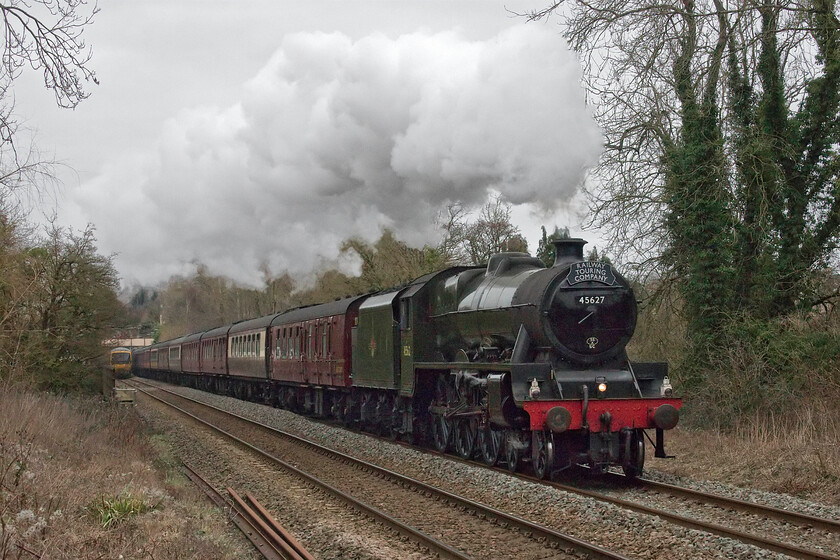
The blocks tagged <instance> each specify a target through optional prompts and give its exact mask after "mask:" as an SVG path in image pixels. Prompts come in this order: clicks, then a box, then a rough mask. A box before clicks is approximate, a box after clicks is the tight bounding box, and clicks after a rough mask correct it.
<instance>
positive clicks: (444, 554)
mask: <svg viewBox="0 0 840 560" xmlns="http://www.w3.org/2000/svg"><path fill="white" fill-rule="evenodd" d="M152 387H154V388H155V389H159V390H162V391H165V392H168V393H170V394H173V395H175V396H178V397H181V398H183V399H185V400H190V401H192V399H190V398H189V397H183V396H182V395H178V394H177V393H173V392H171V391H167V390H166V389H163V388H162V387H157V386H154V385H152ZM136 388H137V389H138V390H139V391H141V392H142V393H143V394H144V395H147V396H149V397H151V398H152V399H155V400H156V401H158V402H161V403H163V404H165V405H166V406H169V407H171V408H173V409H175V410H177V411H178V412H180V413H182V414H184V415H185V416H188V417H190V418H192V419H193V420H195V421H196V422H199V423H200V424H203V425H204V426H207V427H208V428H210V429H211V430H213V431H215V432H217V433H219V434H222V435H223V436H225V437H227V438H228V439H231V440H233V441H235V442H236V443H238V444H240V445H242V446H243V447H245V448H247V449H250V450H251V451H253V452H254V453H256V454H258V455H260V456H261V457H263V458H265V459H268V460H269V461H271V462H273V463H274V464H276V465H279V466H280V467H282V468H283V469H285V470H287V471H288V472H290V473H292V474H294V475H296V476H298V477H300V478H303V479H304V480H306V481H307V482H309V483H310V484H312V485H314V486H316V487H318V488H321V489H323V490H325V491H326V492H328V493H329V494H332V495H333V496H335V497H337V498H339V499H340V500H342V501H344V502H345V503H346V504H347V505H349V506H350V507H352V508H353V509H355V510H356V511H358V512H360V513H362V514H364V515H366V516H368V517H371V518H373V519H375V520H376V521H379V522H381V523H383V524H384V525H386V526H387V527H389V528H391V529H392V530H393V531H395V532H397V533H399V534H400V535H402V536H404V537H407V538H410V539H412V540H414V541H415V542H417V543H418V544H420V545H421V546H424V547H426V548H428V549H429V551H430V552H431V553H432V554H437V555H438V556H439V557H440V558H451V559H453V560H470V557H469V556H467V555H465V554H463V553H462V552H460V551H458V550H456V549H454V548H452V547H450V546H448V545H446V544H445V543H442V542H440V541H438V540H437V539H435V538H433V537H431V536H430V535H427V534H425V533H423V532H422V531H419V530H417V529H415V528H413V527H411V526H409V525H406V524H405V523H403V522H401V521H399V520H398V519H394V518H393V517H391V516H389V515H387V514H386V513H384V512H382V511H379V510H378V509H376V508H374V507H373V506H371V505H368V504H366V503H365V502H362V501H361V500H357V499H356V498H354V497H352V496H350V495H349V494H347V493H345V492H342V491H341V490H339V489H338V488H335V487H333V486H331V485H330V484H327V483H326V482H323V481H322V480H320V479H318V478H316V477H314V476H312V475H310V474H308V473H305V472H303V471H302V470H300V469H298V468H297V467H295V466H294V465H291V464H289V463H287V462H285V461H283V460H282V459H280V458H278V457H275V456H274V455H271V454H270V453H268V452H266V451H263V450H262V449H260V448H259V447H256V446H254V445H251V444H250V443H248V442H247V441H245V440H243V439H241V438H239V437H237V436H235V435H233V434H231V433H229V432H227V431H225V430H223V429H221V428H219V427H218V426H214V425H213V424H211V423H210V422H207V421H206V420H203V419H201V418H199V417H198V416H196V415H194V414H192V413H191V412H188V411H186V410H184V409H183V408H181V407H179V406H176V405H174V404H172V403H170V402H167V401H166V400H164V399H162V398H160V397H158V396H156V395H153V394H151V393H150V392H149V391H147V390H145V389H143V388H140V387H136ZM192 402H196V403H198V404H201V405H204V406H207V407H209V408H215V407H212V406H210V405H206V404H204V403H201V402H199V401H192ZM217 410H220V409H217ZM221 412H225V411H221ZM227 414H230V413H227ZM231 416H235V415H231ZM245 420H247V419H245ZM252 423H254V424H257V425H259V423H258V422H252Z"/></svg>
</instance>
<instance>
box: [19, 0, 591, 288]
mask: <svg viewBox="0 0 840 560" xmlns="http://www.w3.org/2000/svg"><path fill="white" fill-rule="evenodd" d="M545 3H546V2H535V1H525V0H508V1H506V2H501V1H496V0H439V1H437V0H418V1H410V0H382V1H354V0H335V1H330V2H327V1H313V0H296V1H286V2H282V1H277V0H272V1H256V0H253V1H245V2H233V1H232V0H228V1H221V0H220V1H212V0H195V1H185V0H178V1H177V2H172V1H171V0H168V1H156V0H145V1H142V2H140V1H132V2H129V1H126V0H100V8H101V12H100V13H99V14H98V15H97V17H96V21H95V23H94V25H93V26H92V27H91V28H90V29H88V31H87V32H86V34H85V39H86V41H87V42H88V43H89V44H90V45H91V46H92V47H93V60H92V62H91V67H92V68H93V69H94V70H95V72H96V74H97V77H98V78H99V80H100V85H99V86H95V85H93V84H91V85H90V87H89V90H90V93H91V96H90V98H89V99H87V100H85V101H84V102H82V103H81V104H80V105H79V106H78V108H76V109H75V110H73V111H68V110H61V109H58V108H56V107H55V105H54V99H53V97H52V94H51V93H50V92H48V91H46V90H44V89H43V85H42V84H40V83H39V82H38V76H37V74H35V73H32V72H30V73H29V74H28V75H26V76H24V77H23V79H21V80H19V82H18V83H17V84H16V91H15V94H16V98H17V110H18V113H19V114H20V115H21V116H22V117H23V118H24V119H25V120H26V123H27V125H28V126H29V127H31V128H35V129H37V142H38V144H39V146H40V148H41V150H42V151H45V152H47V153H50V154H54V155H55V157H56V158H57V159H59V160H62V161H64V162H65V163H66V164H67V165H68V166H69V167H70V168H72V169H73V171H72V172H70V171H69V170H64V171H62V174H61V179H62V180H63V182H64V186H63V187H62V188H61V190H60V193H59V197H58V210H57V213H58V219H59V222H60V223H62V224H69V225H72V226H74V227H77V228H79V227H83V226H84V225H85V224H86V223H92V224H94V225H95V227H96V230H97V237H98V239H99V247H100V250H101V251H102V252H103V253H106V254H108V253H116V254H117V257H116V261H115V262H116V265H117V268H118V270H119V271H120V274H121V276H122V278H123V280H124V282H125V283H128V284H131V283H134V282H141V283H144V284H153V283H156V282H159V281H162V280H165V279H167V278H168V277H170V276H171V275H173V274H185V273H189V272H190V271H191V270H192V269H193V264H192V263H195V262H202V263H204V264H205V265H207V266H208V268H209V270H210V272H211V273H214V274H220V275H226V276H229V277H231V278H234V279H236V280H238V281H241V282H247V283H252V284H254V283H258V282H259V281H260V277H261V272H260V268H261V267H265V266H267V267H268V269H269V270H270V271H271V272H272V273H275V274H279V273H282V272H285V271H288V272H290V273H292V274H294V275H306V274H308V273H311V272H312V271H313V270H316V269H318V268H319V267H322V266H326V265H331V264H334V263H335V259H336V258H337V256H338V247H339V244H340V243H341V241H342V240H344V239H347V238H349V237H351V236H361V237H364V238H366V239H368V240H373V239H376V238H377V237H378V236H379V233H380V231H381V228H383V227H389V228H391V229H393V230H394V231H395V232H396V233H397V235H398V237H400V238H401V239H402V240H404V241H406V242H407V243H409V244H412V245H414V246H421V245H422V244H423V243H426V242H432V243H434V242H436V241H437V239H438V238H437V237H436V236H437V235H439V231H437V230H436V229H435V227H434V218H435V216H436V214H437V213H438V212H439V211H440V209H441V208H443V207H445V205H446V204H447V203H448V202H452V201H455V200H462V201H465V202H467V203H472V204H477V205H480V204H481V203H482V202H483V201H484V200H486V199H487V197H488V195H489V194H491V193H493V192H500V193H502V194H503V196H504V197H505V198H506V199H507V200H509V201H510V202H511V203H513V204H515V205H517V206H516V208H515V216H516V223H517V225H519V227H520V228H521V230H522V231H523V232H524V233H525V234H526V236H527V237H528V239H529V241H530V245H531V247H530V249H531V250H532V252H533V251H534V250H535V249H536V240H537V235H538V232H539V227H540V225H543V224H545V225H546V226H547V227H548V228H551V227H552V226H553V225H555V224H556V225H560V226H563V225H572V226H574V225H575V223H572V220H574V218H573V217H572V216H571V214H570V213H569V211H568V209H567V207H568V204H569V202H570V201H571V200H572V199H573V197H574V196H575V195H576V193H578V190H579V187H580V184H581V181H582V180H583V177H584V174H585V171H586V169H587V168H588V167H590V166H592V165H593V164H594V163H595V162H596V161H597V158H598V156H599V154H600V151H601V144H602V137H601V133H600V131H599V129H598V127H597V126H596V125H595V124H594V122H593V121H592V119H591V117H590V114H589V111H588V110H587V108H586V106H585V103H584V96H583V92H582V90H581V87H580V67H579V64H578V63H577V61H576V59H575V57H574V55H573V54H572V53H570V52H569V50H568V49H567V47H566V45H565V43H564V41H563V39H562V38H561V37H560V33H559V28H558V27H557V26H556V25H555V23H554V22H549V23H548V24H546V23H527V24H526V23H525V22H524V21H523V19H522V18H517V17H514V16H512V15H511V14H510V13H509V11H507V10H512V11H525V10H527V9H529V8H534V7H540V6H543V5H544V4H545ZM45 211H47V212H49V211H50V207H49V204H46V205H45ZM535 211H537V212H545V211H559V213H557V214H549V215H545V214H539V215H535V214H534V212H535ZM573 231H574V228H573ZM344 266H345V267H346V266H348V264H347V263H344Z"/></svg>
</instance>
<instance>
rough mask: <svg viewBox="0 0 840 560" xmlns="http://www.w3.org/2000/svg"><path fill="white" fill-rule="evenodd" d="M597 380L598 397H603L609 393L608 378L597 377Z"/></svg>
mask: <svg viewBox="0 0 840 560" xmlns="http://www.w3.org/2000/svg"><path fill="white" fill-rule="evenodd" d="M595 381H596V382H597V383H598V398H599V399H603V398H604V396H605V395H606V393H607V383H606V381H607V380H606V379H605V378H603V377H596V378H595Z"/></svg>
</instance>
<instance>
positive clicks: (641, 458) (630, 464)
mask: <svg viewBox="0 0 840 560" xmlns="http://www.w3.org/2000/svg"><path fill="white" fill-rule="evenodd" d="M644 466H645V436H644V432H642V430H634V431H633V435H632V436H630V445H629V449H625V450H624V460H623V461H622V463H621V469H622V470H623V471H624V475H625V476H626V477H627V478H636V477H637V476H641V474H642V470H643V469H644Z"/></svg>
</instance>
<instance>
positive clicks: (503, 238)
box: [440, 196, 528, 264]
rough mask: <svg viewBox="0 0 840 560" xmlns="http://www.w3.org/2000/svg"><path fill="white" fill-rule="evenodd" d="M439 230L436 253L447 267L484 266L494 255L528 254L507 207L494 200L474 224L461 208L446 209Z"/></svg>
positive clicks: (483, 208) (505, 204)
mask: <svg viewBox="0 0 840 560" xmlns="http://www.w3.org/2000/svg"><path fill="white" fill-rule="evenodd" d="M442 227H443V229H444V231H445V237H444V239H443V241H442V242H441V245H440V252H441V254H442V256H443V258H444V260H445V261H446V262H447V263H448V264H485V263H486V262H487V261H488V260H489V259H490V256H491V255H493V254H495V253H502V252H508V251H513V252H527V251H528V242H527V241H526V240H525V238H524V237H523V236H522V234H521V233H520V231H519V228H518V227H516V226H515V225H513V222H512V221H511V206H510V204H508V203H507V202H505V201H504V200H502V198H501V197H498V196H497V197H495V198H494V199H493V200H491V201H489V202H487V203H486V204H485V205H484V206H483V207H482V208H481V210H480V212H479V214H478V216H477V218H476V219H475V220H474V221H470V214H469V211H468V210H467V209H466V208H465V207H464V206H463V205H461V204H452V205H450V206H448V207H447V215H446V217H445V222H444V223H443V224H442Z"/></svg>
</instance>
